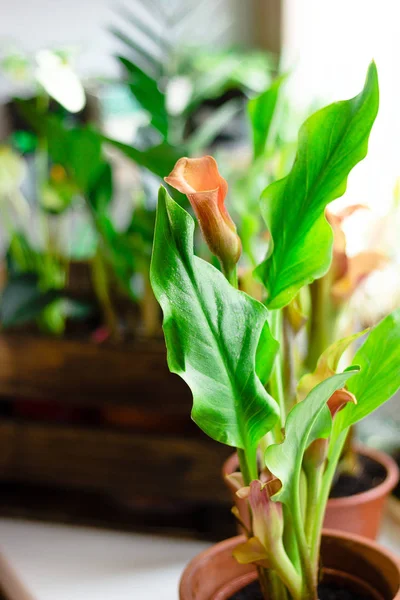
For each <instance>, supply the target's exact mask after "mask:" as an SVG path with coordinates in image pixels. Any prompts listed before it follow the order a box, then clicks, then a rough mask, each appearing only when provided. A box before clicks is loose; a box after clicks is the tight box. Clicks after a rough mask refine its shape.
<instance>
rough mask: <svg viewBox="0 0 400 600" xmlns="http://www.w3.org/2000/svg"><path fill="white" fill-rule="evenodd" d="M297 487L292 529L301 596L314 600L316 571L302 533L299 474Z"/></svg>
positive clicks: (303, 599)
mask: <svg viewBox="0 0 400 600" xmlns="http://www.w3.org/2000/svg"><path fill="white" fill-rule="evenodd" d="M297 479H298V481H297V485H296V486H295V489H296V490H298V492H297V494H295V497H294V499H293V500H294V501H293V512H292V520H293V528H294V532H295V534H296V539H297V543H298V547H299V555H300V565H301V571H302V573H303V575H304V584H303V595H302V600H306V599H310V600H314V599H316V593H317V589H316V588H317V571H314V569H313V564H312V561H311V555H310V549H309V547H308V544H307V539H306V535H305V531H304V524H303V517H302V514H301V502H300V493H299V491H300V473H299V475H298V476H297Z"/></svg>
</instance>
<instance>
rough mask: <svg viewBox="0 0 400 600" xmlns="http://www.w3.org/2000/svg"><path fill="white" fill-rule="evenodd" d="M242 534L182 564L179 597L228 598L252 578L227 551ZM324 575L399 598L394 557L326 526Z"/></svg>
mask: <svg viewBox="0 0 400 600" xmlns="http://www.w3.org/2000/svg"><path fill="white" fill-rule="evenodd" d="M244 539H245V538H244V536H237V537H234V538H230V539H228V540H225V541H223V542H220V543H219V544H216V545H215V546H212V547H211V548H209V549H208V550H205V551H204V552H202V553H201V554H199V555H197V556H196V557H195V558H194V559H193V560H192V561H191V562H190V563H189V564H188V565H187V567H186V569H185V570H184V572H183V574H182V578H181V582H180V586H179V599H180V600H229V598H230V597H231V596H232V595H233V594H234V593H235V592H238V591H239V590H241V589H242V588H244V587H245V586H246V585H247V584H248V583H251V582H252V581H254V580H255V579H256V578H257V572H256V570H255V568H254V566H252V565H239V564H238V563H237V562H236V560H235V559H234V558H233V556H232V552H233V550H234V548H235V547H236V546H237V545H238V544H239V543H240V542H242V541H244ZM321 558H322V562H323V564H324V569H323V580H324V581H325V582H329V583H330V582H335V583H336V584H338V583H339V584H342V585H343V586H344V587H345V588H347V589H350V590H352V591H354V592H355V593H357V594H360V595H361V596H365V597H368V598H371V599H374V600H400V567H399V562H398V560H397V559H396V557H395V556H393V555H392V554H391V553H390V552H389V551H387V550H385V549H384V548H382V547H381V546H379V545H378V544H377V543H376V542H373V541H371V540H365V539H363V538H361V537H360V536H355V535H351V534H349V533H343V532H338V531H330V530H325V531H324V534H323V538H322V545H321Z"/></svg>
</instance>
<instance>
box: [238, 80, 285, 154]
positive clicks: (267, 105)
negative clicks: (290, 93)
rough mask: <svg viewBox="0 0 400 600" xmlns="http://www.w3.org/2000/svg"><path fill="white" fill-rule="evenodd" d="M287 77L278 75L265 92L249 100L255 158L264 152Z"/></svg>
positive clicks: (248, 106)
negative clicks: (281, 89)
mask: <svg viewBox="0 0 400 600" xmlns="http://www.w3.org/2000/svg"><path fill="white" fill-rule="evenodd" d="M285 79H286V77H285V76H281V77H278V78H277V79H275V81H274V82H273V84H272V85H271V86H270V87H269V88H268V89H267V90H265V92H263V93H262V94H260V95H259V96H256V97H255V98H252V99H251V100H249V102H248V105H247V109H248V114H249V119H250V123H251V131H252V136H253V156H254V160H257V158H259V157H260V156H262V155H263V154H264V151H265V147H266V145H267V141H268V136H269V132H270V129H271V124H272V119H273V117H274V114H275V109H276V104H277V102H278V95H279V91H280V88H281V85H282V83H283V82H284V81H285Z"/></svg>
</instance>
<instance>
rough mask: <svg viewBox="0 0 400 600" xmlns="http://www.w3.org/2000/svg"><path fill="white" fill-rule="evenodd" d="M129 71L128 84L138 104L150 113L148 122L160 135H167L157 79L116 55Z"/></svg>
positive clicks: (164, 111)
mask: <svg viewBox="0 0 400 600" xmlns="http://www.w3.org/2000/svg"><path fill="white" fill-rule="evenodd" d="M118 60H119V61H120V62H121V64H123V65H124V67H125V69H126V70H127V71H128V73H129V80H128V85H129V88H130V90H131V91H132V94H133V95H134V96H135V98H136V100H137V101H138V102H139V104H140V105H141V106H142V108H144V110H146V111H147V112H148V113H149V114H150V122H151V124H152V125H153V127H155V128H156V129H157V130H158V131H159V132H160V133H161V135H162V136H163V137H164V138H166V137H167V135H168V113H167V109H166V107H165V95H164V94H163V93H162V92H161V91H160V89H159V87H158V85H157V81H156V80H155V79H153V78H152V77H150V75H147V73H145V72H144V71H142V69H141V68H140V67H138V66H137V65H135V64H134V63H133V62H131V61H130V60H128V59H127V58H123V57H122V56H119V57H118Z"/></svg>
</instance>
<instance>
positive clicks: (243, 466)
mask: <svg viewBox="0 0 400 600" xmlns="http://www.w3.org/2000/svg"><path fill="white" fill-rule="evenodd" d="M237 455H238V458H239V466H240V472H241V474H242V476H243V483H244V485H250V482H251V481H252V476H251V474H250V469H249V465H248V464H247V458H246V453H245V451H244V450H242V448H237ZM255 479H257V476H256V477H255Z"/></svg>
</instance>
